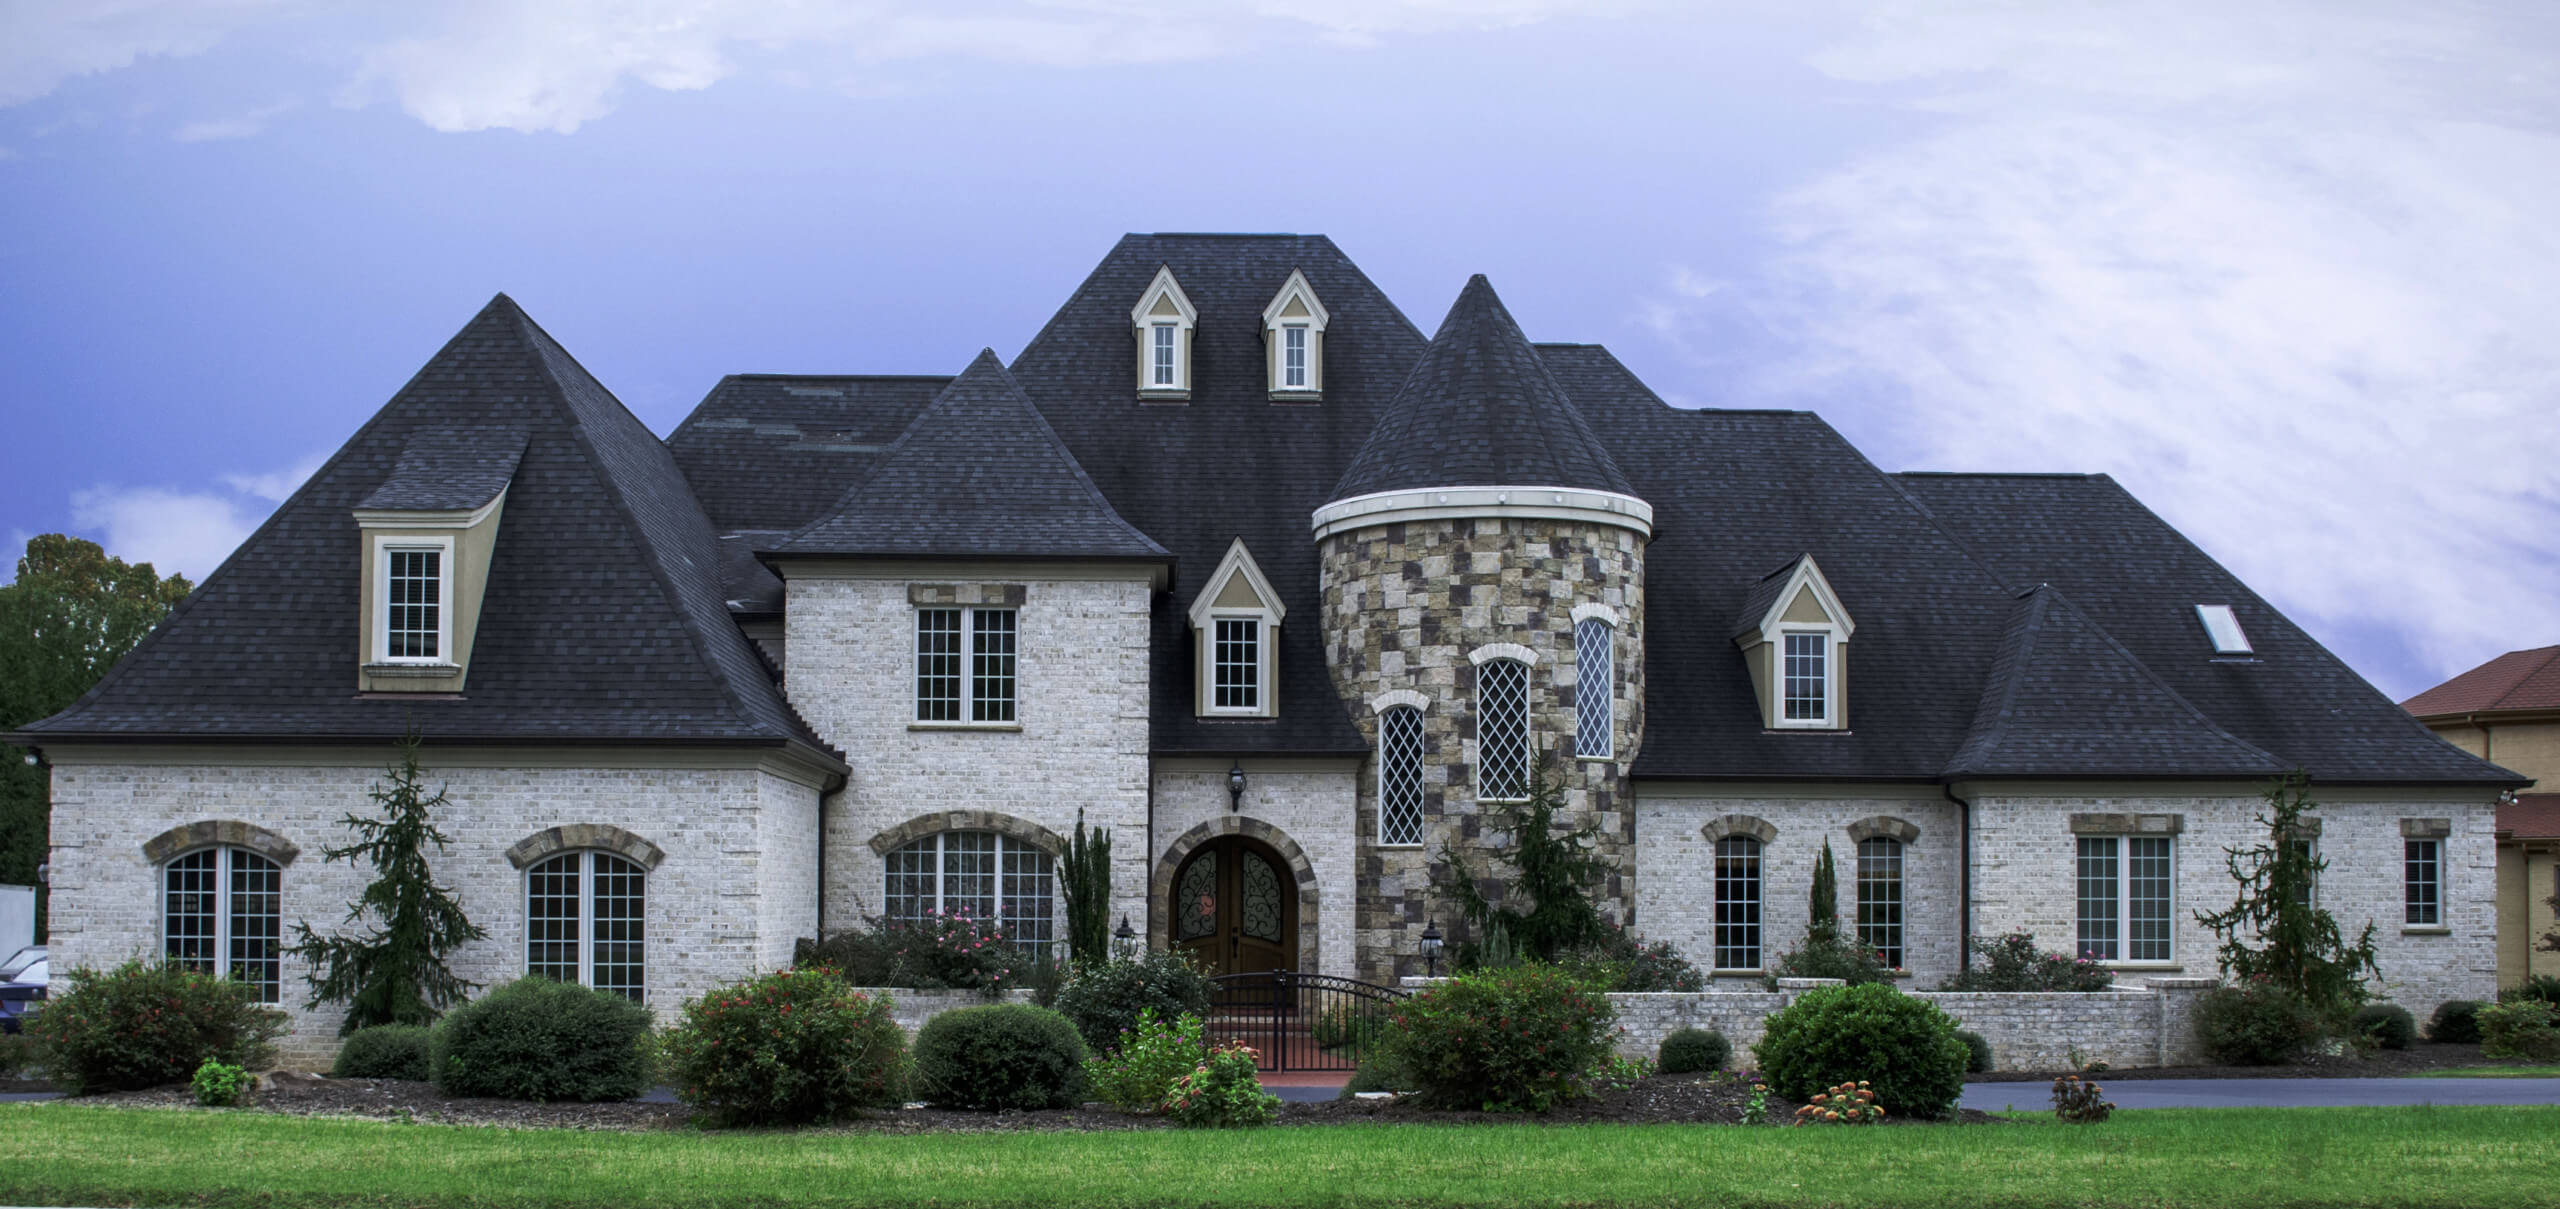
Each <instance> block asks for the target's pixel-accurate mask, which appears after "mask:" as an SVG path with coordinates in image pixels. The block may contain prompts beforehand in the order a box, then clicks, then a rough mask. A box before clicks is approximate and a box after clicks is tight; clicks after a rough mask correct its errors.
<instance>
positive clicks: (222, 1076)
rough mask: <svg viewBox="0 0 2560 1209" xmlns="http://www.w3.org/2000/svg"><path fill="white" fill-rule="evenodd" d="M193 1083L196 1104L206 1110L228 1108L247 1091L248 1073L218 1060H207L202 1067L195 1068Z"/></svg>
mask: <svg viewBox="0 0 2560 1209" xmlns="http://www.w3.org/2000/svg"><path fill="white" fill-rule="evenodd" d="M194 1083H195V1089H196V1103H198V1104H201V1105H204V1106H205V1107H207V1108H229V1107H231V1106H232V1105H234V1104H237V1103H239V1102H240V1097H241V1095H242V1094H243V1093H245V1092H247V1091H248V1090H249V1072H248V1071H246V1070H243V1069H241V1068H240V1067H237V1066H233V1065H231V1064H230V1063H228V1062H224V1061H223V1060H222V1059H220V1058H207V1059H205V1060H204V1065H202V1066H199V1067H197V1068H196V1077H195V1080H194Z"/></svg>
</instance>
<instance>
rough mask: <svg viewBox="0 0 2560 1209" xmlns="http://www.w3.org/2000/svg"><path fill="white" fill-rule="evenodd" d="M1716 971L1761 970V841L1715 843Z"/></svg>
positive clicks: (1737, 837)
mask: <svg viewBox="0 0 2560 1209" xmlns="http://www.w3.org/2000/svg"><path fill="white" fill-rule="evenodd" d="M1715 947H1716V967H1715V968H1717V969H1719V970H1756V969H1759V968H1760V841H1759V840H1757V839H1755V838H1753V837H1751V836H1747V835H1729V836H1726V837H1724V838H1723V839H1720V840H1717V841H1716V946H1715Z"/></svg>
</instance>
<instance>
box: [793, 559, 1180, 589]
mask: <svg viewBox="0 0 2560 1209" xmlns="http://www.w3.org/2000/svg"><path fill="white" fill-rule="evenodd" d="M766 557H767V558H768V559H770V561H769V562H767V563H766V564H765V565H766V566H768V567H771V568H772V569H773V571H774V573H775V574H777V575H780V576H781V577H782V578H784V579H786V580H792V579H891V580H897V579H904V580H923V581H927V582H932V583H947V582H949V581H951V580H955V579H985V580H1003V581H1006V582H1010V583H1041V582H1049V583H1090V582H1094V581H1104V582H1111V581H1121V580H1128V581H1141V580H1142V581H1145V582H1146V583H1147V584H1148V585H1149V586H1150V587H1153V588H1158V589H1161V588H1163V587H1164V586H1165V585H1166V584H1167V583H1168V582H1170V581H1171V580H1172V572H1171V570H1170V568H1169V567H1168V566H1167V564H1165V563H1163V562H1138V561H1134V560H1127V561H1124V560H1117V559H1090V560H1088V559H1065V558H1061V559H1054V560H1049V559H1003V558H985V559H971V558H935V559H925V558H880V559H867V558H793V557H790V556H788V555H781V556H775V555H767V556H766Z"/></svg>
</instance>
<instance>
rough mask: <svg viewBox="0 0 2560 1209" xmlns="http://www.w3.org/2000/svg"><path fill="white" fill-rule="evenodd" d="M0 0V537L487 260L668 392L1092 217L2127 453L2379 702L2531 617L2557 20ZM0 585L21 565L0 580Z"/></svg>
mask: <svg viewBox="0 0 2560 1209" xmlns="http://www.w3.org/2000/svg"><path fill="white" fill-rule="evenodd" d="M1908 10H1909V6H1883V5H1877V6H1867V5H1858V4H1833V3H1804V4H1788V5H1721V4H1695V3H1688V4H1652V3H1646V2H1644V0H1623V2H1618V3H1574V2H1571V0H1489V2H1484V3H1461V2H1458V0H1365V2H1364V0H1300V2H1298V3H1287V2H1283V0H1253V2H1251V3H1235V4H1218V3H1191V4H1182V5H1164V4H1160V3H1142V2H1138V0H1055V2H1050V3H1037V2H1034V3H1018V2H1006V3H963V2H957V0H950V2H945V3H938V4H937V3H899V2H894V0H873V2H866V3H835V4H830V3H818V2H815V0H804V2H801V3H782V2H779V0H547V2H542V3H533V2H501V0H482V2H450V0H422V2H419V3H414V4H408V5H401V6H378V5H350V4H335V5H333V4H321V3H307V2H298V0H189V2H184V3H180V2H168V0H91V2H89V3H83V4H78V5H65V4H60V3H54V2H48V0H0V433H5V434H6V437H5V440H4V441H0V557H5V558H7V559H8V560H9V562H10V563H11V564H14V559H15V555H16V552H17V549H18V547H19V545H20V544H22V543H23V542H24V540H25V538H26V537H27V536H28V535H31V534H35V533H44V532H52V531H60V530H67V531H70V532H75V533H80V534H83V535H86V536H90V537H93V538H97V539H100V540H102V541H104V542H105V543H106V544H107V545H108V547H109V548H110V549H111V550H113V551H115V552H116V553H119V554H122V555H124V556H127V557H133V558H147V559H150V560H152V561H154V562H155V563H157V564H158V565H159V566H160V567H161V568H162V569H163V570H168V569H172V568H175V569H180V570H184V571H186V572H188V573H189V574H193V575H201V574H202V573H204V572H205V571H208V570H210V569H211V568H212V567H213V566H214V565H215V564H217V563H218V562H219V561H220V560H221V558H222V557H223V556H224V555H226V554H227V553H228V552H229V551H230V549H231V548H232V547H233V546H234V545H235V544H236V543H237V542H238V541H239V539H240V538H241V537H242V536H243V535H245V533H246V532H247V531H248V530H249V529H250V528H251V527H254V525H255V524H256V523H257V522H258V521H259V520H260V519H262V518H263V517H264V515H265V514H266V512H267V511H268V510H269V509H271V508H272V507H273V506H274V503H275V502H276V501H277V500H279V499H281V498H282V496H283V495H284V494H285V493H286V492H287V491H289V490H290V488H291V486H292V484H293V483H295V482H297V481H298V480H299V477H300V476H301V475H303V474H305V473H308V471H309V469H310V468H311V466H313V465H314V464H316V462H317V461H318V459H319V458H321V457H323V456H325V455H326V454H327V453H328V452H329V451H330V450H332V449H334V448H335V447H336V446H337V444H338V443H339V442H340V441H342V440H343V439H344V438H345V437H346V435H347V434H348V433H350V432H351V431H352V430H353V429H354V428H355V426H356V425H357V424H359V423H360V422H362V420H363V419H364V418H365V417H366V416H367V415H370V414H371V413H372V412H373V411H374V410H375V409H376V408H378V407H379V406H381V404H382V403H383V401H384V400H385V399H387V398H388V397H389V396H390V395H391V393H392V392H393V391H395V390H396V389H398V387H399V385H400V383H401V382H402V381H404V380H405V379H406V378H407V377H408V376H409V375H410V374H411V373H412V372H414V371H415V370H416V369H417V367H418V366H419V365H420V364H421V363H422V362H423V361H424V360H425V358H426V357H427V356H428V355H429V354H431V353H432V352H433V351H434V350H435V348H436V347H437V346H438V345H439V344H441V343H442V342H443V340H444V339H445V338H446V337H447V336H448V335H450V334H451V332H452V331H453V330H454V329H455V328H457V327H459V326H460V325H461V324H462V322H463V321H464V320H466V319H467V318H469V316H470V315H471V314H472V312H473V311H474V310H476V309H477V308H478V307H479V305H480V304H481V303H483V302H485V301H486V300H487V298H488V296H489V295H490V294H492V293H494V292H497V291H499V290H505V291H507V292H508V293H510V294H512V295H513V296H514V297H515V298H516V299H517V300H518V301H519V302H521V303H523V304H524V305H525V306H526V308H527V309H528V310H530V311H531V312H532V313H533V314H534V316H535V317H536V318H537V319H539V320H540V321H541V322H542V323H543V324H544V326H546V327H547V328H549V329H550V330H551V332H552V333H553V334H554V335H556V336H558V337H559V338H560V339H561V340H562V341H563V342H564V343H566V344H567V345H568V347H569V348H570V349H571V350H572V351H573V352H575V353H576V354H577V355H578V356H579V358H580V359H581V360H583V361H584V362H585V363H586V364H587V365H588V367H589V368H591V369H592V370H594V371H595V372H596V373H597V374H598V376H600V377H601V378H602V379H603V380H604V381H605V382H606V384H607V385H609V386H611V387H613V388H614V390H615V391H616V393H617V394H619V395H620V396H621V398H622V399H623V401H624V402H625V403H626V404H628V405H629V406H631V408H632V409H633V410H634V411H636V412H637V413H639V415H640V416H641V417H642V418H643V419H645V420H647V421H648V422H649V423H650V424H651V425H652V426H653V427H655V428H656V429H657V430H658V431H660V432H662V433H663V432H665V431H667V430H668V429H669V428H671V427H672V426H673V425H674V424H675V423H676V421H677V420H679V419H680V418H681V417H682V416H683V415H684V413H685V412H686V411H687V410H688V409H689V408H690V407H691V406H692V405H693V403H694V402H695V401H696V400H698V399H699V398H700V397H701V395H702V394H703V392H704V391H705V390H707V389H708V388H709V387H710V386H711V384H712V383H713V382H714V381H716V380H717V379H718V378H719V376H720V375H722V374H724V373H731V372H741V371H810V372H880V373H889V372H937V373H952V372H957V371H958V370H959V369H960V367H961V366H962V365H964V364H965V363H966V362H967V360H968V358H969V357H970V355H971V354H973V353H974V352H975V351H976V350H977V349H978V348H980V347H981V346H986V345H992V346H993V347H994V348H995V349H996V350H997V352H998V353H1000V354H1003V355H1005V356H1007V357H1010V356H1012V355H1013V353H1015V352H1016V351H1017V350H1019V349H1020V347H1021V346H1022V344H1023V343H1024V342H1025V341H1026V340H1028V339H1029V338H1030V336H1031V335H1032V333H1033V332H1034V331H1035V330H1036V329H1037V327H1038V325H1039V324H1040V322H1041V321H1042V320H1043V319H1044V318H1045V317H1046V316H1047V315H1048V313H1049V312H1050V311H1051V310H1052V309H1054V308H1055V307H1056V306H1057V305H1058V304H1059V303H1060V302H1062V301H1063V300H1064V299H1065V297H1066V295H1067V293H1068V292H1069V291H1070V290H1071V289H1072V288H1073V287H1074V285H1075V284H1076V282H1077V281H1078V280H1079V279H1080V277H1081V276H1082V274H1083V273H1084V272H1085V271H1086V270H1087V269H1088V268H1089V267H1090V266H1091V265H1092V263H1093V262H1094V261H1095V260H1097V259H1098V258H1099V257H1100V256H1101V255H1102V253H1103V252H1104V251H1105V250H1106V249H1107V248H1108V247H1109V246H1110V244H1111V242H1112V241H1113V240H1114V239H1115V238H1116V237H1117V236H1118V235H1119V234H1120V233H1121V232H1123V231H1132V230H1139V231H1146V230H1245V231H1321V232H1325V233H1327V234H1330V235H1332V236H1333V237H1334V239H1335V240H1336V241H1337V242H1338V243H1339V244H1341V245H1342V247H1343V248H1344V249H1345V250H1346V251H1347V252H1348V253H1349V254H1350V255H1351V256H1352V257H1353V258H1354V259H1355V260H1357V261H1358V262H1359V263H1360V264H1361V265H1362V267H1363V268H1365V269H1366V270H1367V271H1368V272H1369V274H1370V275H1371V276H1372V277H1373V278H1375V279H1376V280H1377V281H1378V282H1379V283H1380V284H1381V285H1382V286H1384V287H1385V288H1386V290H1387V291H1388V293H1389V294H1390V295H1391V296H1392V297H1393V298H1395V299H1396V301H1397V302H1398V304H1399V305H1401V306H1402V307H1403V308H1404V309H1405V311H1406V313H1407V314H1408V315H1409V316H1410V317H1412V318H1413V319H1414V321H1415V322H1417V323H1418V324H1421V325H1422V326H1423V327H1424V328H1425V329H1426V330H1427V329H1429V328H1430V327H1432V326H1434V325H1435V324H1436V323H1437V322H1438V320H1439V317H1440V315H1441V313H1442V311H1443V310H1444V309H1445V308H1446V307H1447V306H1448V304H1449V302H1450V300H1451V299H1452V298H1453V297H1454V296H1455V295H1456V292H1457V289H1458V287H1459V286H1460V285H1461V284H1462V283H1463V282H1464V280H1465V278H1466V276H1467V274H1470V273H1476V272H1482V273H1486V274H1489V275H1490V276H1491V277H1492V279H1493V281H1494V283H1495V285H1496V286H1497V288H1499V289H1500V290H1501V291H1502V293H1503V296H1504V299H1505V300H1506V302H1508V303H1509V305H1510V306H1511V307H1512V309H1513V310H1514V311H1515V313H1517V314H1518V315H1519V317H1520V319H1521V321H1522V323H1523V324H1524V325H1525V326H1527V328H1528V329H1529V330H1530V332H1531V333H1532V335H1533V336H1535V337H1536V338H1539V339H1544V340H1578V341H1595V342H1600V343H1605V344H1608V345H1609V346H1610V347H1611V348H1613V349H1615V350H1616V351H1617V353H1618V354H1619V355H1620V356H1621V357H1622V358H1624V359H1625V360H1626V361H1627V362H1628V363H1629V364H1631V365H1632V366H1633V367H1634V368H1635V369H1636V370H1637V372H1638V373H1640V374H1641V375H1643V376H1644V378H1645V379H1646V380H1647V381H1648V382H1649V383H1651V384H1652V386H1653V387H1654V388H1655V389H1656V390H1657V391H1659V392H1660V393H1662V394H1663V395H1664V396H1665V397H1666V398H1669V399H1671V400H1672V401H1674V402H1675V403H1680V404H1684V405H1691V406H1746V407H1802V408H1809V409H1812V410H1816V411H1819V412H1821V413H1822V414H1823V415H1824V416H1825V417H1826V418H1827V419H1828V420H1829V421H1830V422H1831V423H1832V424H1833V425H1835V426H1836V427H1838V428H1840V429H1841V430H1842V431H1843V432H1844V433H1846V434H1847V435H1848V436H1849V437H1850V439H1852V440H1853V441H1856V442H1857V443H1858V444H1859V445H1860V446H1861V447H1862V448H1863V449H1864V450H1865V451H1866V452H1867V454H1868V455H1869V456H1870V457H1871V458H1873V459H1874V460H1875V461H1876V462H1877V463H1878V464H1879V465H1882V466H1884V467H1885V468H1887V469H1950V470H2088V471H2104V472H2107V473H2110V474H2113V475H2115V476H2117V477H2118V478H2119V479H2121V480H2122V481H2123V482H2125V483H2126V485H2127V486H2129V487H2130V488H2131V489H2132V490H2133V491H2134V492H2135V494H2137V495H2138V496H2140V497H2141V498H2142V499H2143V500H2144V501H2145V502H2146V503H2148V504H2149V505H2150V506H2151V507H2152V508H2153V509H2154V510H2155V511H2158V512H2160V513H2161V514H2162V515H2164V516H2166V517H2167V518H2169V519H2170V520H2171V521H2172V522H2174V523H2175V524H2177V525H2178V526H2179V527H2180V528H2181V529H2183V530H2184V531H2185V532H2186V533H2187V534H2188V535H2189V536H2191V537H2193V538H2194V539H2195V540H2196V541H2197V542H2198V543H2199V544H2201V545H2202V546H2204V547H2205V549H2207V550H2208V551H2209V552H2211V553H2212V554H2214V555H2215V556H2216V557H2218V558H2220V559H2222V560H2223V561H2224V562H2225V563H2226V564H2227V565H2229V566H2231V567H2232V568H2233V569H2234V570H2235V571H2237V572H2238V573H2239V574H2241V575H2242V576H2243V577H2244V578H2246V579H2247V580H2249V581H2250V582H2251V583H2252V585H2253V586H2255V587H2256V588H2257V589H2258V590H2259V591H2260V592H2261V593H2263V594H2265V595H2267V596H2268V597H2270V598H2271V599H2272V600H2274V601H2275V602H2276V603H2277V604H2278V605H2279V606H2280V607H2282V608H2284V609H2285V610H2286V611H2287V612H2289V613H2290V614H2291V615H2292V616H2294V618H2295V619H2296V620H2298V621H2300V622H2302V623H2303V624H2304V625H2306V626H2307V627H2309V628H2310V629H2311V630H2312V632H2313V633H2314V634H2316V635H2318V636H2319V637H2321V638H2322V639H2323V640H2324V641H2326V642H2328V643H2329V644H2330V645H2331V646H2332V647H2333V649H2336V650H2337V651H2339V652H2340V653H2341V654H2342V655H2344V656H2345V657H2346V658H2347V659H2348V660H2349V661H2350V662H2351V663H2353V664H2354V665H2355V666H2356V667H2357V669H2358V670H2360V671H2362V672H2364V673H2365V675H2366V676H2367V677H2369V678H2371V679H2372V680H2374V681H2375V683H2377V684H2378V685H2379V686H2381V687H2382V688H2383V689H2384V690H2385V691H2386V692H2389V693H2391V694H2392V695H2393V696H2395V697H2405V696H2407V695H2409V694H2410V693H2413V692H2415V691H2417V690H2418V689H2421V688H2424V687H2426V686H2427V685H2429V684H2431V683H2434V682H2435V681H2437V680H2439V679H2442V678H2443V677H2444V676H2447V675H2450V674H2451V673H2454V672H2457V671H2460V670H2462V669H2463V668H2466V667H2469V666H2471V665H2472V664H2475V663H2477V662H2479V661H2481V660H2483V659H2486V658H2489V657H2490V656H2493V655H2495V654H2497V653H2499V652H2501V651H2504V650H2508V649H2512V648H2517V647H2526V646H2537V645H2543V644H2546V643H2550V642H2555V641H2560V553H2555V544H2556V543H2555V539H2554V537H2553V535H2554V533H2555V532H2560V526H2555V521H2556V520H2560V487H2555V485H2554V482H2555V480H2554V476H2553V475H2552V474H2551V473H2550V471H2549V467H2550V463H2551V451H2552V450H2554V449H2555V448H2560V406H2555V404H2556V403H2560V340H2555V339H2554V338H2553V337H2552V336H2551V334H2550V330H2549V317H2550V316H2551V315H2553V314H2555V313H2560V226H2555V224H2553V223H2551V222H2550V220H2549V212H2550V203H2549V200H2548V199H2549V198H2551V197H2554V196H2560V78H2555V72H2560V21H2555V20H2553V19H2551V17H2550V15H2549V13H2548V11H2547V10H2546V9H2544V8H2543V7H2542V6H2540V5H2539V4H2534V3H2516V4H2441V5H2427V6H2410V5H2399V4H2377V5H2364V4H2353V3H2348V4H2316V5H2315V4H2295V3H2286V2H2277V0H2266V2H2263V3H2249V4H2232V3H2228V2H2227V0H2225V2H2222V3H2208V4H2150V5H2142V6H2113V5H2072V6H2062V5H2045V4H1952V3H1951V4H1943V5H1932V6H1928V7H1927V9H1926V11H1925V12H1922V13H1918V14H1914V13H1912V12H1911V11H1908ZM0 573H5V572H0Z"/></svg>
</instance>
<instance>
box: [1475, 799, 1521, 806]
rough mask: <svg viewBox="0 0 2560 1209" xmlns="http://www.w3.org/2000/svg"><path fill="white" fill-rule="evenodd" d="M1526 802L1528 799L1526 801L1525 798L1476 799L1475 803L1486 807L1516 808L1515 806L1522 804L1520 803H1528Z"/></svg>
mask: <svg viewBox="0 0 2560 1209" xmlns="http://www.w3.org/2000/svg"><path fill="white" fill-rule="evenodd" d="M1528 800H1529V799H1527V798H1477V799H1476V801H1477V802H1478V803H1479V804H1481V805H1486V806H1517V805H1519V804H1520V803H1522V802H1526V801H1528Z"/></svg>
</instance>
